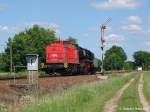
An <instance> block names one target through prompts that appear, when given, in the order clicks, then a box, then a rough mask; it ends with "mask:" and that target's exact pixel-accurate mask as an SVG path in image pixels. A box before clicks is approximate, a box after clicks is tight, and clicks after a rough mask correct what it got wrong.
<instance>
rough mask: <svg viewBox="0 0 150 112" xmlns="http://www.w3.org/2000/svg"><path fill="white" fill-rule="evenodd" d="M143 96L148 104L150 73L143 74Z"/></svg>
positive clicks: (149, 97) (149, 100)
mask: <svg viewBox="0 0 150 112" xmlns="http://www.w3.org/2000/svg"><path fill="white" fill-rule="evenodd" d="M144 95H145V98H146V99H147V101H148V102H149V103H150V72H144Z"/></svg>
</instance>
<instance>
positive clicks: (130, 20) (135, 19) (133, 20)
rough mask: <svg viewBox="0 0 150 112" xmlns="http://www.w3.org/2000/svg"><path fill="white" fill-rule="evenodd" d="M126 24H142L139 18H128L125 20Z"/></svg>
mask: <svg viewBox="0 0 150 112" xmlns="http://www.w3.org/2000/svg"><path fill="white" fill-rule="evenodd" d="M127 22H128V23H135V24H140V23H142V20H141V18H140V17H139V16H129V17H128V18H127Z"/></svg>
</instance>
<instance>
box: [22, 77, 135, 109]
mask: <svg viewBox="0 0 150 112" xmlns="http://www.w3.org/2000/svg"><path fill="white" fill-rule="evenodd" d="M132 77H134V75H130V76H123V77H114V78H110V79H108V80H105V81H98V82H94V83H89V84H84V85H81V86H78V87H72V88H70V89H68V90H65V91H63V92H62V93H57V94H56V95H53V96H43V97H41V98H40V99H39V100H37V99H36V100H35V102H33V103H32V104H30V105H27V106H26V107H24V108H23V110H22V112H100V111H101V110H102V107H103V106H104V102H106V101H107V100H108V99H110V98H111V97H112V96H113V95H114V93H116V91H117V90H119V89H120V88H121V87H122V86H123V85H124V84H125V83H127V82H128V81H129V80H130V79H131V78H132Z"/></svg>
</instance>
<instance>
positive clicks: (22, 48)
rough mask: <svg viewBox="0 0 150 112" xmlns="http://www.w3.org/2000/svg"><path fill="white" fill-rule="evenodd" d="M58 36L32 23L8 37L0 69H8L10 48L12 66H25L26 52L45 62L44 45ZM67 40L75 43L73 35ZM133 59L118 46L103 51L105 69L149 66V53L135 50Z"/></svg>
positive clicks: (0, 55)
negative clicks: (37, 55) (27, 27)
mask: <svg viewBox="0 0 150 112" xmlns="http://www.w3.org/2000/svg"><path fill="white" fill-rule="evenodd" d="M56 40H59V38H58V37H57V36H56V33H55V31H53V30H52V29H48V28H43V27H40V26H38V25H34V26H33V27H31V28H29V29H25V31H23V32H20V33H17V34H16V35H15V36H14V37H13V38H9V39H8V42H7V45H6V48H5V50H4V52H3V53H0V71H9V70H10V57H11V56H10V51H11V50H12V61H13V62H12V64H13V66H25V65H26V59H25V56H26V54H31V53H35V54H39V59H40V63H45V47H46V46H47V45H48V44H50V43H52V42H54V41H56ZM67 40H68V41H70V42H72V43H77V40H76V39H75V38H73V37H71V36H70V37H68V39H67ZM133 58H134V61H127V56H126V53H125V52H124V50H123V48H121V47H119V46H112V47H111V48H110V49H109V50H107V51H106V53H105V58H104V68H105V70H122V69H127V70H132V69H135V68H136V66H141V67H143V68H144V69H148V67H149V66H150V53H149V52H146V51H137V52H135V53H134V55H133ZM99 64H100V62H99Z"/></svg>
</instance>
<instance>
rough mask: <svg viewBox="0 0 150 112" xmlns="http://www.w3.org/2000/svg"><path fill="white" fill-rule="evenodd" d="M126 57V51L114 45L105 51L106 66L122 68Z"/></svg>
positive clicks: (113, 68) (109, 68) (107, 67)
mask: <svg viewBox="0 0 150 112" xmlns="http://www.w3.org/2000/svg"><path fill="white" fill-rule="evenodd" d="M126 59H127V56H126V53H125V52H124V50H123V49H122V48H121V47H118V46H112V47H111V48H110V49H109V50H107V51H106V53H105V59H104V67H105V69H106V70H121V69H123V65H124V62H125V60H126Z"/></svg>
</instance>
